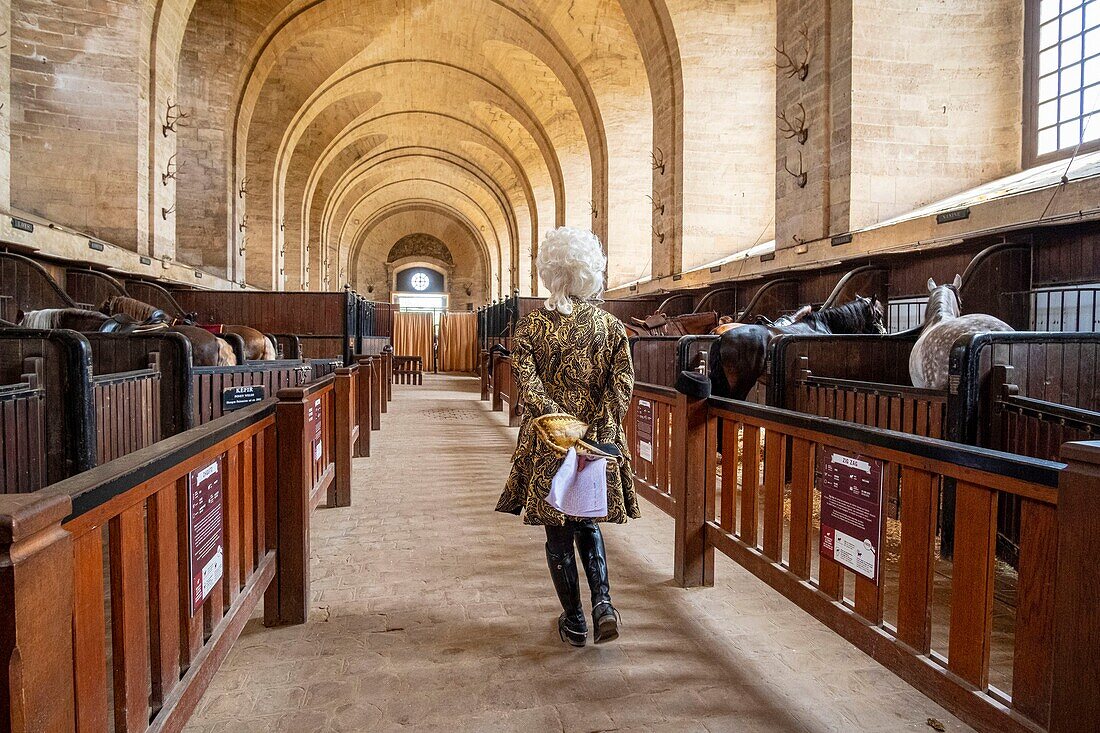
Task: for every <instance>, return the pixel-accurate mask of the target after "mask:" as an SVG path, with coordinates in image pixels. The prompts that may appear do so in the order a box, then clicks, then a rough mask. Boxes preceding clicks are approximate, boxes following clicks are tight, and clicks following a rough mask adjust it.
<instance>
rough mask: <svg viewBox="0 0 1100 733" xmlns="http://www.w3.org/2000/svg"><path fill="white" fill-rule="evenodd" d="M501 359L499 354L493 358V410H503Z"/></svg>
mask: <svg viewBox="0 0 1100 733" xmlns="http://www.w3.org/2000/svg"><path fill="white" fill-rule="evenodd" d="M503 361H504V360H503V359H501V358H500V356H499V355H498V356H496V357H495V358H494V359H493V412H501V411H503V410H504V392H503V390H504V384H503V374H504V372H503V367H502V366H501V364H502V363H503Z"/></svg>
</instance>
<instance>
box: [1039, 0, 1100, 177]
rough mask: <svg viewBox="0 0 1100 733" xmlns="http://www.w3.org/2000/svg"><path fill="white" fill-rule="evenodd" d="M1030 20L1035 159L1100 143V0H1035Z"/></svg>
mask: <svg viewBox="0 0 1100 733" xmlns="http://www.w3.org/2000/svg"><path fill="white" fill-rule="evenodd" d="M1027 25H1028V30H1027V39H1026V46H1027V54H1026V58H1027V67H1028V68H1027V74H1028V81H1029V83H1028V85H1027V91H1028V94H1027V96H1026V98H1025V101H1026V103H1027V107H1028V109H1026V110H1025V113H1026V114H1025V118H1026V119H1028V122H1029V124H1028V125H1026V126H1025V130H1026V133H1025V134H1026V135H1027V136H1028V139H1027V140H1025V149H1026V150H1027V151H1028V157H1029V158H1030V162H1031V163H1042V162H1047V161H1050V160H1055V159H1058V158H1063V157H1068V156H1070V155H1072V154H1073V152H1074V151H1075V150H1077V149H1078V147H1079V146H1080V149H1082V150H1084V149H1086V147H1087V149H1093V148H1095V147H1100V120H1096V121H1095V122H1092V120H1091V118H1092V117H1093V113H1094V112H1096V111H1097V110H1098V109H1100V0H1087V1H1086V0H1032V1H1031V2H1029V3H1028V23H1027ZM1097 116H1100V115H1097Z"/></svg>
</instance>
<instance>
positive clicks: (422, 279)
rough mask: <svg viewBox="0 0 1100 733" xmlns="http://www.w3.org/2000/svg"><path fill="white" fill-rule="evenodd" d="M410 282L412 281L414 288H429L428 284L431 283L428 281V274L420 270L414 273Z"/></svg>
mask: <svg viewBox="0 0 1100 733" xmlns="http://www.w3.org/2000/svg"><path fill="white" fill-rule="evenodd" d="M410 282H411V283H412V286H413V290H427V289H428V286H429V285H430V284H431V283H430V282H429V281H428V276H427V275H425V274H424V273H423V272H418V273H416V274H415V275H413V276H412V280H411V281H410Z"/></svg>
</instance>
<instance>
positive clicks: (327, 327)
mask: <svg viewBox="0 0 1100 733" xmlns="http://www.w3.org/2000/svg"><path fill="white" fill-rule="evenodd" d="M172 296H173V298H174V299H175V301H176V302H177V303H178V304H179V307H180V308H182V309H183V310H184V311H185V312H193V313H195V314H196V315H197V319H196V320H197V321H198V322H199V323H239V324H242V325H247V326H250V327H251V328H254V329H256V330H258V331H261V332H262V333H273V334H294V335H295V336H297V337H298V339H299V340H300V342H301V348H302V358H304V359H323V360H335V359H340V360H342V363H343V364H350V363H351V362H352V355H353V354H354V353H355V352H356V350H357V348H358V345H359V344H358V339H359V331H358V316H359V304H358V296H357V295H356V294H355V293H354V292H353V291H352V290H350V289H345V290H344V291H343V292H339V293H316V292H259V291H249V292H233V291H221V290H185V289H175V290H173V291H172Z"/></svg>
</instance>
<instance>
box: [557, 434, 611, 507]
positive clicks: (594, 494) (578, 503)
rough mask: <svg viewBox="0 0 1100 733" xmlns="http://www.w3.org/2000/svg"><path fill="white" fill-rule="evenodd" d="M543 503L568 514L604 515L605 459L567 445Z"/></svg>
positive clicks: (605, 502)
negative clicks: (586, 454)
mask: <svg viewBox="0 0 1100 733" xmlns="http://www.w3.org/2000/svg"><path fill="white" fill-rule="evenodd" d="M546 503H547V504H549V505H550V506H552V507H554V508H555V509H557V510H558V511H559V512H561V513H563V514H566V515H568V516H570V517H591V518H598V517H605V516H607V459H606V458H596V459H591V458H583V457H581V456H578V455H577V451H576V450H575V449H573V448H570V449H569V452H568V453H567V454H566V455H565V458H564V459H563V460H562V462H561V468H559V469H558V472H557V473H556V474H554V480H553V481H552V482H551V484H550V493H549V494H548V495H547V497H546Z"/></svg>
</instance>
